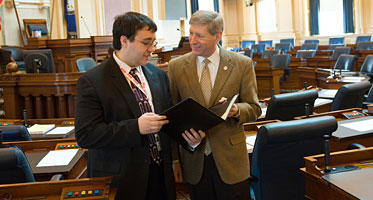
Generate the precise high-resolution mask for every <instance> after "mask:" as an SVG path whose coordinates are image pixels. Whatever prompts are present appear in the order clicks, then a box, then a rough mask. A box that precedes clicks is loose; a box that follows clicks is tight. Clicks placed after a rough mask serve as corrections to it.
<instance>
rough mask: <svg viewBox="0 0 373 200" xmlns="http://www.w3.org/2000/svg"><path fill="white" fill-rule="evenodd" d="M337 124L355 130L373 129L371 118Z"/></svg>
mask: <svg viewBox="0 0 373 200" xmlns="http://www.w3.org/2000/svg"><path fill="white" fill-rule="evenodd" d="M339 125H341V126H344V127H346V128H349V129H352V130H355V131H360V132H364V131H369V130H373V119H368V120H362V121H358V122H350V123H345V124H339Z"/></svg>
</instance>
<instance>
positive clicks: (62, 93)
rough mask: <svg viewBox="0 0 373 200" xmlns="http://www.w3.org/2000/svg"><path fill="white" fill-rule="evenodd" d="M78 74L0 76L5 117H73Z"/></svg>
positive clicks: (79, 74)
mask: <svg viewBox="0 0 373 200" xmlns="http://www.w3.org/2000/svg"><path fill="white" fill-rule="evenodd" d="M81 75H82V73H46V74H16V75H1V76H0V88H3V94H4V97H3V98H4V111H5V118H6V119H21V118H23V110H24V109H26V111H27V116H28V118H39V119H41V118H66V117H74V113H75V95H76V84H77V81H78V78H79V77H80V76H81Z"/></svg>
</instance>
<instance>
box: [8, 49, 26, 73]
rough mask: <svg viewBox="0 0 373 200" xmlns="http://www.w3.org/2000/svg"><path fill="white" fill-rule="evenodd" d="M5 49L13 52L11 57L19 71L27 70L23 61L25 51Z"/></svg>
mask: <svg viewBox="0 0 373 200" xmlns="http://www.w3.org/2000/svg"><path fill="white" fill-rule="evenodd" d="M3 49H5V50H8V51H10V52H11V55H12V57H13V59H14V61H16V63H17V65H18V69H25V62H24V61H23V49H20V48H13V47H4V48H3Z"/></svg>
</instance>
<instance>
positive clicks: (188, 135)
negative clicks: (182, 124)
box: [182, 128, 206, 145]
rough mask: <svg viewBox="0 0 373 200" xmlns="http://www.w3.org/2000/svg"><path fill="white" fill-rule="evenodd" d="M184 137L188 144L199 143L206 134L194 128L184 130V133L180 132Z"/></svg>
mask: <svg viewBox="0 0 373 200" xmlns="http://www.w3.org/2000/svg"><path fill="white" fill-rule="evenodd" d="M182 135H183V137H184V139H185V140H186V141H187V142H188V143H189V144H190V145H197V144H199V143H201V141H202V139H203V138H204V137H206V134H205V132H203V131H201V130H198V132H197V131H195V130H194V129H192V128H191V129H190V131H187V130H186V131H184V133H182Z"/></svg>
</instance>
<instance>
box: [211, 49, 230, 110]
mask: <svg viewBox="0 0 373 200" xmlns="http://www.w3.org/2000/svg"><path fill="white" fill-rule="evenodd" d="M219 48H220V46H219ZM233 67H234V64H233V62H232V60H231V57H230V56H229V54H228V53H227V51H226V50H225V49H223V48H220V62H219V69H218V73H217V75H216V79H215V83H214V88H213V89H212V92H211V98H210V103H209V105H208V107H211V106H213V105H214V104H215V102H216V101H217V100H218V99H217V97H218V95H219V92H220V91H221V90H222V89H223V86H224V84H225V83H226V82H227V80H228V78H229V75H230V74H231V72H232V69H233ZM226 98H230V97H226Z"/></svg>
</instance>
